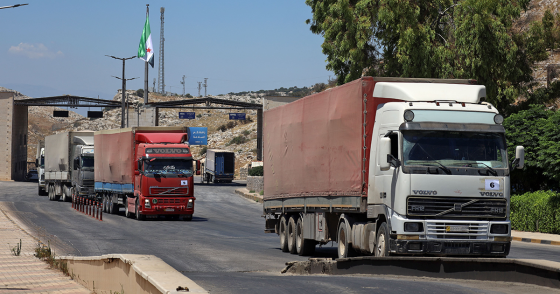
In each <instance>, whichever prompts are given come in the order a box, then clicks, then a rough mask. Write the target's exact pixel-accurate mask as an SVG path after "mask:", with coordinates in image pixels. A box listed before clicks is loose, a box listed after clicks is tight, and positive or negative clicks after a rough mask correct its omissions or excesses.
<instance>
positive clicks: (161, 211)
mask: <svg viewBox="0 0 560 294" xmlns="http://www.w3.org/2000/svg"><path fill="white" fill-rule="evenodd" d="M191 199H192V202H189V200H191ZM182 200H183V201H184V202H183V203H177V204H175V205H173V204H170V203H165V202H161V203H157V204H153V203H151V204H150V206H149V207H148V206H146V205H142V206H141V207H140V212H141V213H142V214H145V215H188V214H193V213H194V202H195V200H196V199H195V198H194V197H189V198H185V199H182Z"/></svg>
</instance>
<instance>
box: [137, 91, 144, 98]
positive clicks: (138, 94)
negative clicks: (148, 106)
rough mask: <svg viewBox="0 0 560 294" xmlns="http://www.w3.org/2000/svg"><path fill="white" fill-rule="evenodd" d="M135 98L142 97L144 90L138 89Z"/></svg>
mask: <svg viewBox="0 0 560 294" xmlns="http://www.w3.org/2000/svg"><path fill="white" fill-rule="evenodd" d="M136 96H138V97H144V89H138V90H136Z"/></svg>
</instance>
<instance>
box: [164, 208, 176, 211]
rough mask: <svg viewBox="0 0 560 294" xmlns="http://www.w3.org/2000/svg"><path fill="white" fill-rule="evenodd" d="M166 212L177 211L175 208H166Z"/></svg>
mask: <svg viewBox="0 0 560 294" xmlns="http://www.w3.org/2000/svg"><path fill="white" fill-rule="evenodd" d="M165 211H175V208H166V209H165Z"/></svg>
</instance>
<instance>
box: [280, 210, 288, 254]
mask: <svg viewBox="0 0 560 294" xmlns="http://www.w3.org/2000/svg"><path fill="white" fill-rule="evenodd" d="M278 226H279V228H278V235H280V250H282V252H288V228H287V227H288V222H287V221H286V216H284V215H283V216H282V217H281V218H280V223H279V224H278Z"/></svg>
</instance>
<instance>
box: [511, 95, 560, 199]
mask: <svg viewBox="0 0 560 294" xmlns="http://www.w3.org/2000/svg"><path fill="white" fill-rule="evenodd" d="M504 128H505V129H506V140H507V142H508V157H509V158H510V159H512V158H514V157H515V146H518V145H521V146H523V147H524V148H525V167H524V168H523V171H512V174H511V184H512V192H514V193H516V194H521V193H524V192H529V191H537V190H556V191H558V189H559V188H560V112H558V111H554V110H550V109H548V108H546V107H545V106H544V105H532V106H530V107H529V109H527V110H522V111H519V112H518V113H515V114H512V115H510V116H509V117H508V118H506V119H505V121H504Z"/></svg>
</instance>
